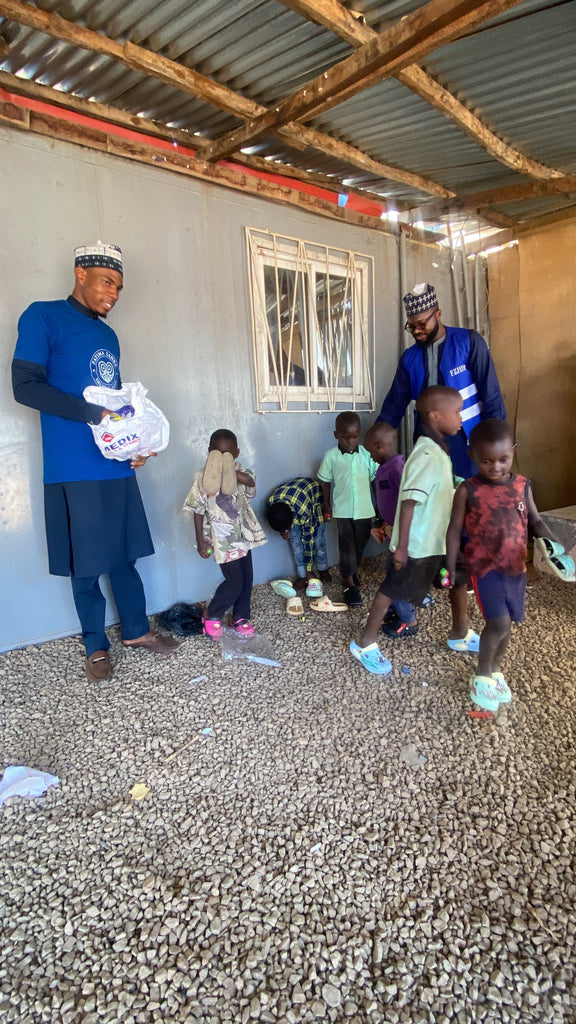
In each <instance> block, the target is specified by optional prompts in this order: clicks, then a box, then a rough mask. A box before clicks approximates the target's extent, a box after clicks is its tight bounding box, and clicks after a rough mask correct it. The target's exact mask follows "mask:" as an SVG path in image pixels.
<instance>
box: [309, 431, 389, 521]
mask: <svg viewBox="0 0 576 1024" xmlns="http://www.w3.org/2000/svg"><path fill="white" fill-rule="evenodd" d="M377 469H378V463H377V462H374V460H373V459H372V458H370V455H369V453H368V452H367V451H366V449H365V448H364V447H363V446H362V445H359V446H358V451H357V452H352V453H350V454H349V453H348V452H341V451H340V449H339V448H338V447H336V448H330V449H329V451H327V452H326V454H325V456H324V458H323V459H322V463H321V465H320V469H319V470H318V479H319V480H321V481H322V482H323V483H331V484H332V501H331V505H332V515H333V516H334V518H335V519H372V516H373V515H374V505H373V503H372V495H371V493H370V481H371V480H373V479H374V477H375V476H376V470H377Z"/></svg>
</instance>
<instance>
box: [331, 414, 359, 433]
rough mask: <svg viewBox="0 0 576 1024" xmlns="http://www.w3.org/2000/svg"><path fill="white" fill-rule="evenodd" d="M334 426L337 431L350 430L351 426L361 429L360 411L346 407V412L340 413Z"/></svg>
mask: <svg viewBox="0 0 576 1024" xmlns="http://www.w3.org/2000/svg"><path fill="white" fill-rule="evenodd" d="M334 426H335V429H336V432H338V431H340V430H350V428H351V427H358V429H360V417H359V415H358V413H357V412H353V410H352V409H345V410H344V412H339V413H338V415H337V417H336V423H335V424H334Z"/></svg>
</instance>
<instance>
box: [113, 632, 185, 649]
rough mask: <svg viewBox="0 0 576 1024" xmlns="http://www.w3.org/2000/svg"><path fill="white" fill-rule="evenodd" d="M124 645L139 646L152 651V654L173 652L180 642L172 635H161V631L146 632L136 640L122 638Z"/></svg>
mask: <svg viewBox="0 0 576 1024" xmlns="http://www.w3.org/2000/svg"><path fill="white" fill-rule="evenodd" d="M122 643H123V645H124V647H139V648H142V649H143V650H145V651H152V652H153V653H154V654H174V652H175V651H176V650H178V648H179V647H180V644H179V643H178V641H177V640H175V639H174V637H172V636H163V635H162V634H161V633H152V632H150V633H146V635H145V636H140V637H138V639H137V640H123V641H122Z"/></svg>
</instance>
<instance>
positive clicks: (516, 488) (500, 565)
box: [464, 473, 530, 576]
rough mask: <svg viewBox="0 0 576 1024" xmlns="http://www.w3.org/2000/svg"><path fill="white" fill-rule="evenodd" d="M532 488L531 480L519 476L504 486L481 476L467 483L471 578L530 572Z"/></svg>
mask: <svg viewBox="0 0 576 1024" xmlns="http://www.w3.org/2000/svg"><path fill="white" fill-rule="evenodd" d="M529 487H530V481H529V480H527V479H526V477H525V476H520V474H518V473H513V474H512V476H511V477H510V479H509V480H508V481H507V482H506V483H501V484H492V483H489V482H488V481H486V480H483V479H482V478H481V477H479V476H473V477H470V479H469V480H466V489H467V491H468V500H467V505H466V515H465V517H464V530H465V532H466V535H467V538H468V540H467V541H466V545H465V547H464V558H465V559H466V568H467V569H468V572H469V573H470V575H471V576H486V574H487V573H489V572H491V571H492V570H496V571H497V572H501V573H503V574H504V575H505V576H517V575H518V574H519V573H522V572H525V571H526V554H527V545H528V500H527V496H528V490H529Z"/></svg>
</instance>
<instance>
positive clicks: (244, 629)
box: [231, 619, 256, 636]
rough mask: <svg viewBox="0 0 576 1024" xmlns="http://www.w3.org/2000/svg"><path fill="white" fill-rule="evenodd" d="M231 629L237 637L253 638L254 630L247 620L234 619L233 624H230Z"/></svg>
mask: <svg viewBox="0 0 576 1024" xmlns="http://www.w3.org/2000/svg"><path fill="white" fill-rule="evenodd" d="M231 626H232V629H233V630H234V632H235V633H237V634H238V636H254V633H255V632H256V630H255V629H254V626H253V625H252V623H251V622H248V619H236V621H235V622H232V623H231Z"/></svg>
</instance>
